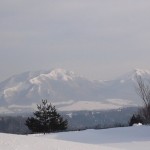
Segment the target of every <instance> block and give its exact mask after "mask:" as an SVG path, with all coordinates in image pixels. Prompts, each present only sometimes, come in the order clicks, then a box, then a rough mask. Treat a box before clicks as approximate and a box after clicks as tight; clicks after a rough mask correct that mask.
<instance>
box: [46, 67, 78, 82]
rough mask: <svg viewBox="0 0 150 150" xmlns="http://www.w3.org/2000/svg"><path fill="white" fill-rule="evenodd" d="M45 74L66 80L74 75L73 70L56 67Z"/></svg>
mask: <svg viewBox="0 0 150 150" xmlns="http://www.w3.org/2000/svg"><path fill="white" fill-rule="evenodd" d="M47 76H49V78H51V79H54V80H58V79H60V80H64V81H68V80H73V78H74V77H75V76H76V75H75V73H74V72H73V71H68V70H65V69H61V68H57V69H53V70H51V71H50V72H49V73H48V74H47Z"/></svg>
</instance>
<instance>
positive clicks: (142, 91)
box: [136, 76, 150, 123]
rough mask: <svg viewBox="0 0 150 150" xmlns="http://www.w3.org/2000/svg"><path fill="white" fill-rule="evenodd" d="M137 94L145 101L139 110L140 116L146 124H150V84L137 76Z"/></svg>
mask: <svg viewBox="0 0 150 150" xmlns="http://www.w3.org/2000/svg"><path fill="white" fill-rule="evenodd" d="M136 81H137V93H138V95H139V96H140V97H141V99H142V100H143V103H144V106H143V107H142V108H141V109H140V110H139V114H140V115H141V116H142V117H143V119H144V122H145V123H150V82H149V81H148V80H146V79H145V80H144V79H142V77H141V76H136Z"/></svg>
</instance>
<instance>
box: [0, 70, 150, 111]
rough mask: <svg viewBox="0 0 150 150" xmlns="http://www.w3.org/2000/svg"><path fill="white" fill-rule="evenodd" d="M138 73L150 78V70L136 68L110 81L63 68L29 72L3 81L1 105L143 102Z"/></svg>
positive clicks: (98, 105)
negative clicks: (94, 78)
mask: <svg viewBox="0 0 150 150" xmlns="http://www.w3.org/2000/svg"><path fill="white" fill-rule="evenodd" d="M135 76H142V77H143V78H145V77H146V78H150V71H148V70H141V69H135V70H134V71H132V72H130V73H127V74H126V75H123V76H120V77H119V78H116V79H114V80H110V81H109V80H108V81H97V80H88V79H87V78H84V77H82V76H80V75H77V74H75V73H74V72H73V71H68V70H65V69H61V68H57V69H52V70H50V71H36V72H29V71H28V72H25V73H22V74H18V75H14V76H12V77H10V78H8V79H6V80H5V81H3V82H1V83H0V104H1V108H3V109H4V108H7V109H8V110H11V109H12V108H13V110H15V109H16V110H17V111H18V110H20V111H21V109H22V108H24V107H25V108H27V106H29V108H30V107H32V108H33V106H34V107H35V104H37V103H39V102H40V101H41V99H48V100H50V101H51V102H52V103H54V104H56V105H57V107H58V108H59V109H60V110H64V111H65V109H66V110H67V109H69V110H71V109H74V110H75V109H76V110H82V109H84V110H88V109H89V110H92V109H107V108H108V109H113V108H114V109H116V108H119V107H127V106H133V105H134V104H135V105H139V104H140V100H139V98H138V96H137V95H136V92H135V89H134V84H135V82H136V79H135ZM116 101H118V102H117V103H116ZM120 101H121V103H122V104H121V103H120ZM13 106H16V107H13ZM91 106H92V107H91ZM116 106H117V107H116ZM0 110H1V109H0Z"/></svg>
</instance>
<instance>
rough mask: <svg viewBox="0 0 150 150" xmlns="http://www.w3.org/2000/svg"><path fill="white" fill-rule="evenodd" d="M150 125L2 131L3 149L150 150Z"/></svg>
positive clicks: (0, 145)
mask: <svg viewBox="0 0 150 150" xmlns="http://www.w3.org/2000/svg"><path fill="white" fill-rule="evenodd" d="M149 131H150V126H134V127H124V128H113V129H104V130H94V129H91V130H84V131H74V132H61V133H52V134H46V135H43V134H36V135H12V134H4V133H0V150H41V149H43V150H141V149H142V150H149V147H150V134H149V133H150V132H149Z"/></svg>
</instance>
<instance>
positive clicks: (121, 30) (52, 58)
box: [0, 0, 150, 81]
mask: <svg viewBox="0 0 150 150" xmlns="http://www.w3.org/2000/svg"><path fill="white" fill-rule="evenodd" d="M51 68H64V69H67V70H73V71H74V72H77V73H78V74H81V75H83V76H86V77H88V78H90V79H112V78H114V77H117V76H119V75H120V74H123V73H125V72H128V71H131V70H132V69H134V68H142V69H143V68H144V69H145V68H147V69H150V1H149V0H43V1H42V0H0V81H2V80H4V79H6V78H8V77H10V76H11V75H13V74H18V73H22V72H24V71H28V70H31V71H34V70H41V69H46V70H47V69H51Z"/></svg>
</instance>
